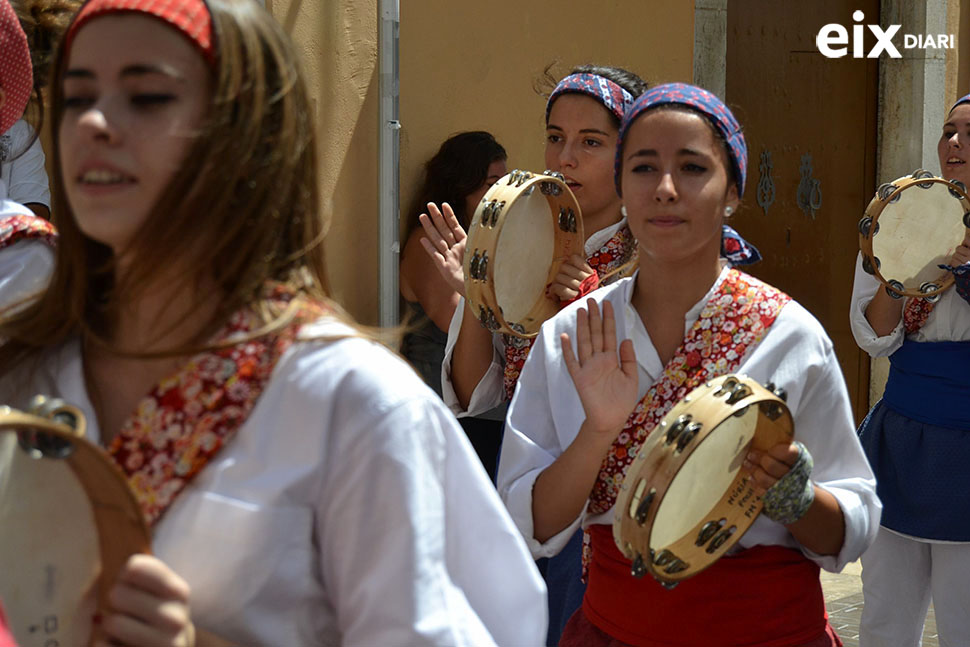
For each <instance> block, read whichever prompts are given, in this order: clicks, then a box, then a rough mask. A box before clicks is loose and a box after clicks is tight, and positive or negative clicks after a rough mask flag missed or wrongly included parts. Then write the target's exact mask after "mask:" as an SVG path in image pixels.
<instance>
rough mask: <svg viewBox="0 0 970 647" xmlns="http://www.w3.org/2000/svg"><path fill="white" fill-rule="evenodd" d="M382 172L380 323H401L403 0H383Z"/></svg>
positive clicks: (381, 6) (379, 244) (380, 197)
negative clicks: (400, 51) (400, 58)
mask: <svg viewBox="0 0 970 647" xmlns="http://www.w3.org/2000/svg"><path fill="white" fill-rule="evenodd" d="M380 11H381V19H380V27H379V29H380V32H379V33H380V44H379V45H378V47H379V51H378V53H379V56H380V63H379V65H380V70H379V72H380V94H381V106H380V128H381V133H380V145H379V156H380V173H379V178H378V179H379V188H378V193H379V197H378V214H379V215H378V218H379V229H378V239H377V240H378V246H379V250H378V255H379V258H378V286H379V290H380V292H379V301H378V311H379V317H380V321H379V323H380V325H381V326H396V325H397V324H398V317H399V315H398V299H399V291H398V263H399V259H400V253H401V247H400V242H399V241H398V232H399V229H400V226H399V223H400V207H399V205H400V193H401V191H400V178H399V172H398V171H399V167H400V148H399V146H400V131H401V122H400V121H398V96H399V93H400V73H399V70H398V40H399V35H400V29H401V5H400V0H380Z"/></svg>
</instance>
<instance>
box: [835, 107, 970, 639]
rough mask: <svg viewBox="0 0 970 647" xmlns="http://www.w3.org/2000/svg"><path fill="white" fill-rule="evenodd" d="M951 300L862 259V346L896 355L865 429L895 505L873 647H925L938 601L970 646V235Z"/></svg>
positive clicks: (853, 318) (874, 574) (950, 128)
mask: <svg viewBox="0 0 970 647" xmlns="http://www.w3.org/2000/svg"><path fill="white" fill-rule="evenodd" d="M937 153H938V155H939V159H940V168H941V169H942V171H943V177H944V178H945V179H947V180H959V181H960V182H962V183H963V184H964V185H966V186H970V95H967V96H964V97H963V98H961V99H960V100H959V101H957V102H956V103H955V104H954V105H953V108H951V109H950V112H949V114H948V116H947V119H946V122H945V123H944V124H943V132H942V135H941V136H940V141H939V144H938V146H937ZM949 266H950V267H951V268H952V269H953V273H954V277H955V288H956V289H953V290H947V291H946V292H944V293H943V294H942V296H941V297H940V299H939V301H937V302H935V303H934V302H930V301H927V300H925V299H918V298H914V299H905V300H904V299H894V298H892V297H891V296H890V295H889V293H888V292H887V291H886V290H885V289H883V286H882V285H881V284H880V283H879V282H878V281H877V280H876V279H875V278H874V277H872V276H870V275H869V274H867V273H865V272H864V271H863V269H862V263H861V258H860V261H859V262H857V263H856V272H855V282H854V285H853V289H852V308H851V311H850V322H851V325H852V334H853V335H854V336H855V339H856V343H858V344H859V346H860V347H861V348H862V349H863V350H864V351H866V352H867V353H869V354H870V355H871V356H873V357H886V356H888V357H889V358H890V362H891V364H892V366H891V369H890V372H889V382H888V383H887V385H886V391H885V393H884V395H883V398H882V400H880V401H879V402H878V403H877V404H876V406H875V407H874V408H873V409H872V411H870V412H869V415H868V416H866V419H865V420H864V421H863V423H862V426H861V427H860V429H859V435H860V438H861V440H862V445H863V447H864V448H865V451H866V455H867V456H868V458H869V462H870V463H871V464H872V468H873V471H874V472H875V473H876V477H877V484H878V492H879V498H880V499H882V502H883V505H884V506H885V509H884V512H883V516H882V527H881V528H880V529H879V534H878V536H877V537H876V540H875V542H874V543H873V545H872V547H871V548H870V549H869V550H868V551H867V552H866V553H865V554H864V555H863V556H862V584H863V597H864V607H863V610H862V620H861V623H860V628H859V638H860V641H861V644H862V645H864V646H865V647H889V646H891V647H911V646H912V647H915V646H916V645H918V644H919V642H920V639H921V636H922V633H923V623H924V620H925V617H926V612H927V608H928V606H929V603H930V599H931V598H932V600H933V609H934V613H935V616H936V627H937V631H938V633H939V637H940V644H947V645H965V644H970V612H968V609H970V586H968V584H967V583H968V582H970V469H968V465H970V372H968V370H967V367H968V366H970V234H968V235H967V237H966V238H964V240H963V244H961V245H959V246H958V247H957V248H956V250H955V251H954V253H953V256H952V257H951V258H950V261H949Z"/></svg>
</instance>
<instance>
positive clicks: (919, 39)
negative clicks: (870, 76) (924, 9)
mask: <svg viewBox="0 0 970 647" xmlns="http://www.w3.org/2000/svg"><path fill="white" fill-rule="evenodd" d="M865 17H866V16H865V14H864V13H862V12H861V11H859V10H858V9H857V10H856V11H855V12H854V13H853V14H852V20H854V21H855V22H856V23H861V22H862V21H863V20H864V19H865ZM866 27H868V28H869V31H871V32H872V34H873V36H875V37H876V44H875V45H874V46H873V48H872V49H871V50H869V53H868V54H866V53H864V45H863V38H862V36H863V33H864V29H865V28H866ZM902 27H903V26H902V25H889V27H888V28H887V29H885V30H883V28H882V27H880V26H879V25H860V24H855V25H852V38H851V40H850V39H849V30H847V29H846V28H845V27H843V26H842V25H840V24H838V23H834V22H833V23H829V24H827V25H823V26H822V28H821V29H819V30H818V34H817V35H816V36H815V46H816V47H817V48H818V51H819V52H821V53H822V55H823V56H826V57H828V58H842V57H843V56H846V55H847V54H848V52H849V48H848V47H840V46H844V45H849V44H850V43H851V45H852V58H878V57H879V55H880V54H882V53H883V52H885V53H887V54H888V55H889V56H890V58H902V57H903V55H902V54H900V53H899V50H898V49H897V48H896V44H895V43H894V42H893V37H894V36H895V35H896V34H897V33H898V32H899V30H900V29H902ZM951 47H956V36H954V35H952V34H938V35H935V36H934V35H933V34H903V49H949V48H951Z"/></svg>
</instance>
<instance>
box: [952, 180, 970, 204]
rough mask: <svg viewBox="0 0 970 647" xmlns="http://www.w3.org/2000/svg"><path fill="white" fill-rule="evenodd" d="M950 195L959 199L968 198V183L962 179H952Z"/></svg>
mask: <svg viewBox="0 0 970 647" xmlns="http://www.w3.org/2000/svg"><path fill="white" fill-rule="evenodd" d="M949 189H950V195H952V196H953V197H954V198H956V199H957V200H966V199H967V185H966V184H964V183H963V182H961V181H960V180H950V187H949Z"/></svg>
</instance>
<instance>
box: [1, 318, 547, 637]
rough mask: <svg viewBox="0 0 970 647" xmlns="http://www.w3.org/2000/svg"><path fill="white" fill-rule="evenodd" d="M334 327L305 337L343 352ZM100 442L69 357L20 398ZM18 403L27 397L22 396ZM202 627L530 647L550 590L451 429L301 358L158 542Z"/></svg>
mask: <svg viewBox="0 0 970 647" xmlns="http://www.w3.org/2000/svg"><path fill="white" fill-rule="evenodd" d="M347 332H348V329H346V328H345V327H344V326H342V325H340V324H335V323H333V322H320V323H318V324H315V325H314V326H310V327H308V328H307V329H305V331H304V334H303V336H304V337H310V336H317V337H319V336H328V335H329V336H333V335H335V334H346V333H347ZM27 379H28V376H27V374H26V373H21V374H19V375H18V374H14V375H12V376H9V379H7V380H5V381H0V402H4V403H10V404H13V405H14V406H18V405H19V406H21V407H22V406H23V404H24V403H23V399H22V398H24V397H29V396H30V395H31V394H33V393H45V394H50V395H56V396H59V397H61V398H63V399H65V400H67V401H68V402H70V403H73V404H75V405H77V406H79V407H80V408H81V410H82V411H84V413H85V414H86V416H87V419H88V424H89V426H88V434H89V436H90V439H91V440H92V441H95V442H97V441H98V439H99V431H98V425H97V419H96V418H95V416H94V414H93V410H92V406H91V402H90V399H89V398H88V394H87V392H86V391H85V385H84V379H83V376H82V368H81V356H80V352H79V344H78V343H77V342H76V341H75V342H73V343H68V344H66V345H65V346H63V347H60V348H58V349H56V350H55V351H52V352H50V353H48V355H47V356H46V357H45V358H44V362H43V363H42V365H41V370H38V371H36V373H35V374H33V375H32V376H31V378H30V382H29V386H28V387H27V388H26V389H22V390H20V389H18V390H17V394H18V395H17V396H16V397H14V396H12V393H13V392H14V389H13V387H12V386H11V385H12V384H16V383H18V381H19V382H24V381H26V380H27ZM20 394H23V395H20ZM152 545H153V550H154V551H155V552H156V554H157V555H158V556H159V557H160V558H161V559H162V560H164V561H165V562H166V563H167V564H169V565H170V566H171V567H172V568H173V569H174V570H175V571H176V572H178V573H179V574H181V576H182V577H184V578H185V579H186V580H187V581H188V583H189V584H190V586H191V590H192V594H191V595H192V610H193V618H194V620H195V622H196V624H197V625H198V626H199V627H200V628H202V629H205V630H207V631H210V632H212V633H214V634H216V635H218V636H222V637H224V638H226V639H228V640H231V641H233V642H234V643H237V644H243V645H286V646H287V647H299V646H301V645H366V646H375V645H469V646H478V645H492V644H500V645H539V644H542V641H543V640H544V638H545V632H546V613H547V612H546V602H545V587H544V585H543V583H542V580H541V578H540V577H539V574H538V572H537V570H536V567H535V564H534V563H533V561H532V559H531V557H530V555H529V551H528V549H527V548H526V546H525V544H524V542H523V541H522V538H521V537H520V535H519V533H518V531H517V530H516V528H515V526H514V525H513V524H512V522H511V520H510V519H509V516H508V513H507V512H506V511H505V509H504V507H503V506H502V503H501V501H500V500H499V498H498V496H497V495H496V493H495V490H494V488H493V487H492V484H491V483H490V482H489V479H488V476H487V475H486V474H485V472H484V470H483V469H482V466H481V463H480V462H479V460H478V458H477V457H476V455H475V453H474V451H473V450H472V448H471V445H470V444H469V443H468V441H467V439H466V438H465V436H464V434H463V433H462V430H461V428H460V427H459V426H458V425H457V423H456V421H455V419H454V417H452V416H451V414H450V413H448V411H447V410H446V409H445V408H444V407H443V406H442V405H441V403H440V401H439V400H438V398H437V396H435V394H434V393H433V392H432V391H431V390H430V389H428V388H427V387H426V386H425V385H424V384H423V383H422V382H421V380H420V378H418V377H417V375H415V373H414V372H413V371H412V370H411V369H410V368H409V367H408V366H407V365H406V364H405V363H404V362H403V361H401V360H400V359H399V358H397V357H396V356H394V355H393V354H391V353H390V352H388V351H387V350H386V349H384V348H383V347H380V346H378V345H377V344H375V343H372V342H369V341H366V340H363V339H359V338H350V339H340V340H337V341H302V342H299V343H297V344H295V345H294V346H293V347H291V348H290V349H289V350H288V351H287V352H286V353H285V354H284V355H283V356H282V357H281V358H280V360H279V363H278V364H277V366H276V368H275V370H274V372H273V375H272V377H271V379H270V381H269V383H268V384H267V387H266V389H265V391H264V392H263V394H262V396H261V397H260V399H259V400H258V402H257V403H256V406H255V408H254V409H253V411H252V413H251V414H250V416H249V418H248V419H247V420H246V421H245V423H244V424H243V425H242V427H241V428H240V429H239V430H238V432H237V434H236V436H235V437H234V438H233V439H232V441H231V442H230V443H229V444H228V445H227V446H226V447H225V448H224V449H223V450H222V451H220V452H219V453H218V454H217V455H216V456H215V457H214V459H213V460H212V461H211V462H210V463H209V464H208V465H207V466H206V467H205V468H204V470H203V471H202V472H201V473H200V474H199V475H198V477H196V479H195V480H194V481H192V482H191V483H190V484H189V485H188V486H187V487H186V489H185V490H184V491H183V493H182V494H181V495H180V496H179V497H178V498H177V499H176V501H175V502H174V503H173V505H172V506H171V508H169V510H168V511H167V512H166V513H165V515H164V516H163V517H162V519H161V520H160V521H159V523H158V525H157V526H156V528H155V531H154V538H153V542H152Z"/></svg>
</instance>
